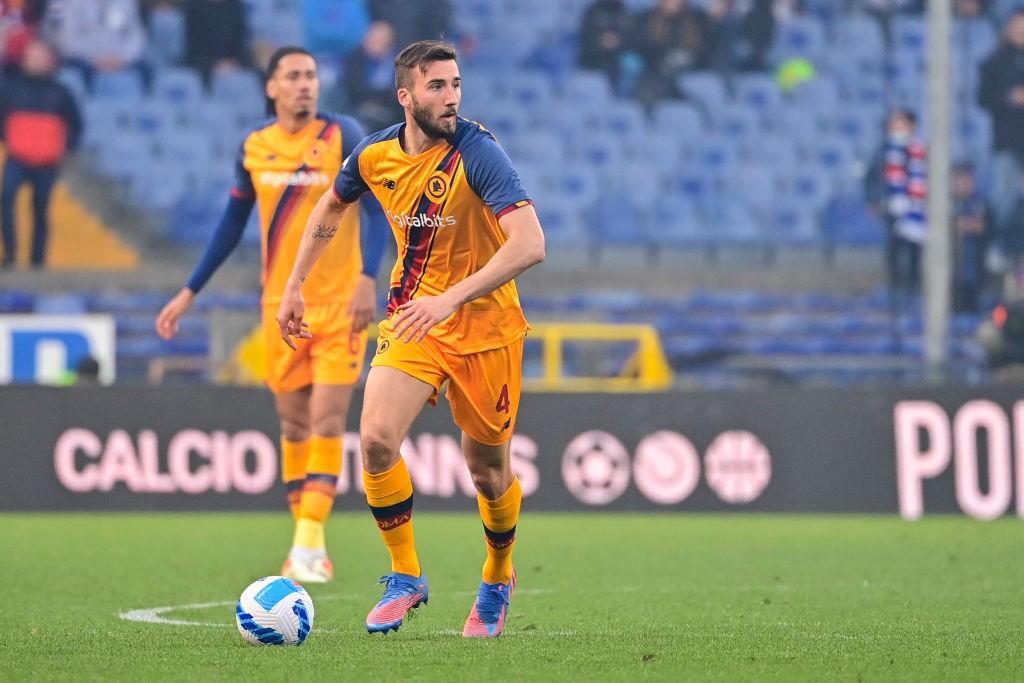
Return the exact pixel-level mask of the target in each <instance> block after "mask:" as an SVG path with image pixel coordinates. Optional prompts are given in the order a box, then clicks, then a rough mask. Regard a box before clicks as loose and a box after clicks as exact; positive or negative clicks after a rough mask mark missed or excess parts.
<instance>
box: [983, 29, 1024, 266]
mask: <svg viewBox="0 0 1024 683" xmlns="http://www.w3.org/2000/svg"><path fill="white" fill-rule="evenodd" d="M978 103H979V104H980V105H981V106H982V107H983V108H984V109H987V110H988V111H989V113H990V114H991V115H992V147H993V150H994V151H995V155H994V156H993V159H992V187H991V201H992V213H993V219H994V221H995V228H996V244H995V245H994V246H995V247H996V249H997V250H998V251H999V252H1000V253H999V254H998V255H997V256H1005V255H1006V254H1007V252H1008V251H1009V245H1010V243H1011V242H1013V241H1014V240H1013V238H1012V234H1011V233H1012V231H1013V229H1015V226H1011V225H1010V215H1011V214H1012V213H1013V210H1014V207H1015V206H1016V205H1017V200H1018V198H1019V195H1020V178H1021V170H1022V169H1024V10H1017V11H1015V12H1014V13H1013V14H1012V15H1010V18H1009V19H1008V20H1007V22H1006V29H1005V31H1004V34H1003V42H1002V43H1001V44H1000V45H999V47H998V48H997V49H996V51H995V52H993V53H992V55H991V56H990V57H989V58H988V59H986V60H985V62H984V63H983V64H982V65H981V83H980V87H979V88H978ZM994 260H996V261H1005V259H1004V258H995V259H994Z"/></svg>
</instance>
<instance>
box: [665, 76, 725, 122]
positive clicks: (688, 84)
mask: <svg viewBox="0 0 1024 683" xmlns="http://www.w3.org/2000/svg"><path fill="white" fill-rule="evenodd" d="M677 85H678V86H679V89H680V91H682V92H683V94H685V95H686V98H687V99H688V100H692V101H693V102H695V103H697V104H699V105H701V106H703V107H704V109H705V110H706V111H708V112H715V111H718V110H719V109H720V108H721V107H722V105H724V104H725V103H726V101H727V100H728V93H727V91H726V89H725V82H724V81H722V77H721V76H719V75H718V74H717V73H714V72H712V71H699V72H696V73H690V74H684V75H682V76H680V77H679V80H678V82H677Z"/></svg>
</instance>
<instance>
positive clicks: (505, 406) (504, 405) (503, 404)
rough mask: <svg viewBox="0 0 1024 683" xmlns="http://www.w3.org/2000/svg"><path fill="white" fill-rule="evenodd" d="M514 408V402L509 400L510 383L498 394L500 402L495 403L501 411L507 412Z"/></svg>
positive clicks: (496, 408)
mask: <svg viewBox="0 0 1024 683" xmlns="http://www.w3.org/2000/svg"><path fill="white" fill-rule="evenodd" d="M511 408H512V402H511V401H509V400H508V384H505V385H504V386H502V387H501V393H500V394H498V402H497V403H496V404H495V406H494V409H495V410H496V411H498V412H499V413H507V412H509V410H511Z"/></svg>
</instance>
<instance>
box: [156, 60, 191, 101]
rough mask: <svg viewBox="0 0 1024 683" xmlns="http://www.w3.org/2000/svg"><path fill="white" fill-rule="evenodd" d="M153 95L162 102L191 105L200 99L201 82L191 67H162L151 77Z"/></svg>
mask: <svg viewBox="0 0 1024 683" xmlns="http://www.w3.org/2000/svg"><path fill="white" fill-rule="evenodd" d="M153 96H154V97H156V98H157V99H158V100H160V101H162V102H166V103H171V104H175V105H177V106H180V107H191V106H195V105H196V104H197V103H198V102H199V101H200V100H201V99H202V97H203V84H202V81H200V80H199V74H197V73H196V72H195V71H192V70H191V69H163V70H161V71H159V72H157V74H156V77H155V78H154V79H153Z"/></svg>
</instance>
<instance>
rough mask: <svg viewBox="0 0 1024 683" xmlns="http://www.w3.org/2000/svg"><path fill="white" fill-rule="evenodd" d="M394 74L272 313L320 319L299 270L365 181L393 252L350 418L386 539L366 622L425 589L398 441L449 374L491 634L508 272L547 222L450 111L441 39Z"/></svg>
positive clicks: (518, 348) (512, 347)
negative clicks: (386, 105) (478, 524)
mask: <svg viewBox="0 0 1024 683" xmlns="http://www.w3.org/2000/svg"><path fill="white" fill-rule="evenodd" d="M395 81H396V86H397V91H398V92H397V96H398V101H399V103H400V104H401V105H402V107H403V108H404V109H405V122H404V123H401V124H398V125H395V126H392V127H390V128H387V129H385V130H382V131H380V132H378V133H375V134H373V135H370V136H369V137H367V138H366V139H365V140H363V141H362V142H361V143H359V146H358V147H356V149H355V151H354V152H353V153H352V155H351V156H350V157H349V158H348V160H347V161H346V163H345V165H344V167H343V168H342V170H341V173H340V174H339V175H338V178H337V180H336V181H335V183H334V188H333V191H330V192H327V193H325V194H324V196H323V197H321V199H320V202H319V204H317V206H316V208H314V209H313V212H312V214H311V215H310V218H309V223H308V225H307V227H306V232H305V234H304V235H303V238H302V244H301V245H300V247H299V253H298V256H297V257H296V262H295V267H294V268H293V270H292V273H291V277H290V278H289V281H288V284H287V285H286V286H285V290H284V292H283V295H282V298H281V306H280V309H279V312H278V316H277V320H278V324H279V325H280V333H281V336H282V338H284V340H285V342H286V343H288V344H289V345H290V346H294V344H295V341H294V340H293V338H298V339H304V338H309V337H310V336H315V334H317V329H316V325H315V324H313V323H312V322H310V321H308V320H307V318H306V315H305V311H306V307H305V303H304V301H303V291H304V287H305V283H306V282H307V281H308V278H309V277H310V271H311V269H312V268H313V265H314V263H316V261H317V260H318V259H319V258H320V256H321V254H323V253H325V252H326V251H327V250H328V249H329V248H330V246H329V245H330V240H331V238H332V237H333V236H334V234H335V233H336V232H342V233H343V239H349V238H350V235H348V234H345V233H350V232H351V229H348V230H346V228H345V226H344V224H343V221H344V220H345V216H346V215H347V208H348V207H349V205H350V204H351V203H352V202H354V201H356V199H358V198H359V197H360V196H361V195H363V194H364V193H366V192H367V191H370V192H371V193H372V194H373V195H374V196H375V197H377V199H378V200H380V202H381V204H382V205H383V206H384V212H385V214H386V215H387V217H388V219H389V220H390V222H391V228H392V232H393V234H394V236H395V240H396V242H397V243H398V254H399V257H398V261H397V263H396V264H395V267H394V270H393V271H392V276H391V289H390V292H389V297H388V318H387V320H386V321H384V322H383V323H381V325H380V338H379V339H378V344H377V352H376V355H375V356H374V358H373V362H372V367H371V369H370V373H369V376H368V377H367V381H366V391H365V395H364V399H363V414H362V419H361V421H360V433H361V442H362V443H361V447H362V457H363V471H364V474H363V482H364V484H365V488H366V497H367V501H368V503H369V505H370V509H371V512H372V513H373V516H374V518H375V519H376V522H377V526H378V527H379V529H380V533H381V536H382V538H383V540H384V543H385V545H386V546H387V549H388V552H389V553H390V555H391V573H390V574H388V575H387V576H385V577H383V578H382V579H381V582H382V583H384V584H385V590H384V596H383V597H382V598H381V600H380V601H379V602H378V603H377V604H376V605H375V606H374V608H373V609H372V610H371V611H370V613H369V615H367V618H366V628H367V630H368V631H370V632H371V633H373V632H384V633H386V632H388V631H390V630H392V629H394V630H397V629H398V628H399V627H400V626H401V625H402V622H403V619H404V618H405V616H406V614H408V612H409V610H411V609H413V608H415V607H418V606H419V605H420V604H421V603H425V602H426V601H427V599H428V588H427V581H426V578H425V576H424V575H423V572H422V569H421V567H420V563H419V558H418V556H417V553H416V546H415V542H414V539H413V525H412V510H413V488H412V481H411V479H410V477H409V471H408V469H407V468H406V465H405V461H404V460H403V459H402V457H401V455H400V453H399V446H400V444H401V443H402V439H403V438H404V437H405V435H406V433H407V432H408V431H409V428H410V426H411V425H412V422H413V420H414V419H415V418H416V416H417V415H418V414H419V412H420V410H421V409H422V408H423V406H424V404H426V403H427V402H428V401H430V402H434V401H436V398H437V394H438V390H439V389H440V388H441V385H442V384H443V383H444V382H446V381H447V382H448V389H447V398H448V402H449V404H450V405H451V410H452V415H453V417H454V419H455V422H456V424H457V425H458V426H459V427H460V428H461V429H462V449H463V452H464V454H465V457H466V462H467V464H468V466H469V470H470V472H471V474H472V477H473V482H474V484H475V485H476V488H477V492H478V495H477V502H478V506H479V510H480V516H481V518H482V521H483V526H484V537H485V542H486V546H485V547H486V551H487V558H486V560H485V562H484V567H483V572H482V574H483V576H482V579H483V580H482V582H481V583H480V586H479V589H478V591H477V597H476V600H475V602H474V604H473V607H472V609H471V611H470V614H469V617H468V618H467V620H466V623H465V625H464V627H463V635H464V636H466V637H494V636H498V635H500V634H501V632H502V630H503V629H504V626H505V618H506V615H507V613H508V607H509V599H510V596H511V593H512V590H513V588H514V586H515V580H516V576H515V571H514V569H513V566H512V549H513V546H514V543H515V529H516V523H517V521H518V518H519V509H520V504H521V501H522V489H521V488H520V485H519V481H518V479H516V478H515V476H514V475H513V473H512V468H511V463H510V459H509V440H510V439H511V438H512V432H513V430H514V428H515V421H516V414H517V411H518V409H519V393H520V382H521V378H522V355H523V338H524V337H525V335H526V333H527V330H528V329H529V325H528V324H527V322H526V317H525V316H524V315H523V311H522V308H521V307H520V305H519V296H518V294H517V291H516V286H515V282H514V281H513V278H514V277H515V276H516V275H518V274H519V273H521V272H523V271H524V270H526V269H527V268H529V267H531V266H533V265H535V264H537V263H539V262H540V261H542V260H543V259H544V234H543V231H542V230H541V226H540V222H539V221H538V219H537V214H536V212H535V211H534V208H533V206H532V202H531V201H530V199H529V197H528V196H527V194H526V192H525V191H524V190H523V188H522V186H521V184H520V182H519V177H518V175H517V174H516V172H515V170H514V169H513V168H512V164H511V162H510V161H509V158H508V156H507V155H506V154H505V152H504V151H503V150H502V149H501V147H499V146H498V143H497V142H496V141H495V139H494V137H493V136H492V135H491V134H490V133H489V132H488V131H487V130H486V129H484V128H483V127H482V126H480V125H479V124H478V123H475V122H473V121H468V120H466V119H463V118H459V116H458V108H459V103H460V101H461V97H462V95H461V87H462V81H461V78H460V75H459V67H458V63H457V61H456V54H455V51H454V49H453V48H452V47H451V46H450V45H448V44H446V43H443V42H438V41H420V42H417V43H413V44H412V45H410V46H409V47H407V48H406V49H404V50H403V51H402V52H401V53H400V54H399V55H398V57H397V58H396V59H395ZM307 322H308V323H309V326H308V327H306V323H307Z"/></svg>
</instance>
